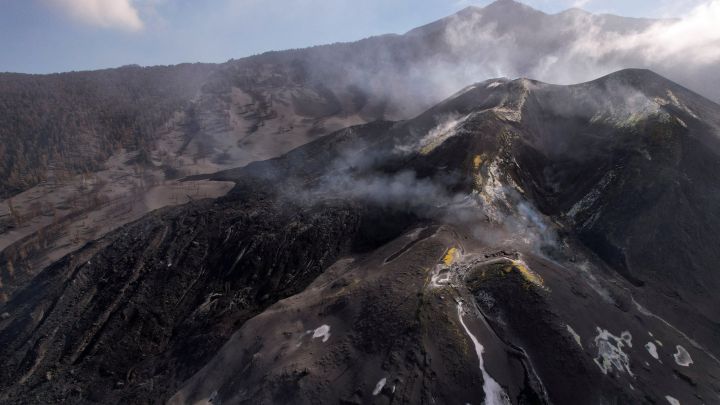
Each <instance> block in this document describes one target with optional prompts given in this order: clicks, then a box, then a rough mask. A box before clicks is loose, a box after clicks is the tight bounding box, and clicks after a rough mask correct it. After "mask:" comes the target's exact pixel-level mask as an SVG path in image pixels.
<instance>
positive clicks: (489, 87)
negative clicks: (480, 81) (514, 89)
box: [487, 82, 503, 89]
mask: <svg viewBox="0 0 720 405" xmlns="http://www.w3.org/2000/svg"><path fill="white" fill-rule="evenodd" d="M502 85H503V82H492V83H490V84H488V85H487V88H488V89H494V88H495V87H498V86H502Z"/></svg>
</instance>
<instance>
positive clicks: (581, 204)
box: [565, 170, 615, 225]
mask: <svg viewBox="0 0 720 405" xmlns="http://www.w3.org/2000/svg"><path fill="white" fill-rule="evenodd" d="M614 179H615V172H614V171H612V170H611V171H609V172H607V173H606V174H605V176H603V178H602V179H600V181H599V182H598V183H597V185H596V186H595V187H593V188H592V190H590V192H589V193H587V194H586V195H585V196H584V197H583V198H581V199H580V201H578V202H576V203H575V205H573V206H572V208H570V210H569V211H568V212H567V214H565V215H566V216H567V217H569V218H570V219H572V220H573V222H575V217H576V216H577V215H578V214H579V213H581V212H585V211H587V210H588V209H590V208H592V206H593V205H594V204H595V202H596V201H597V200H598V199H600V197H601V196H602V195H603V194H604V193H605V189H606V188H607V186H608V185H609V184H610V183H611V182H612V181H613V180H614ZM591 219H592V218H591ZM587 222H589V220H588V221H586V224H585V225H591V224H588V223H587Z"/></svg>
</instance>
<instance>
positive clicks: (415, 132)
mask: <svg viewBox="0 0 720 405" xmlns="http://www.w3.org/2000/svg"><path fill="white" fill-rule="evenodd" d="M719 129H720V106H719V105H717V104H715V103H714V102H712V101H709V100H707V99H705V98H703V97H702V96H699V95H698V94H696V93H694V92H692V91H690V90H687V89H686V88H684V87H682V86H680V85H678V84H675V83H674V82H672V81H670V80H667V79H665V78H663V77H662V76H659V75H657V74H655V73H653V72H651V71H648V70H636V69H632V70H623V71H619V72H616V73H613V74H610V75H608V76H605V77H602V78H600V79H597V80H594V81H591V82H587V83H582V84H577V85H568V86H561V85H551V84H546V83H542V82H538V81H534V80H530V79H517V80H509V79H493V80H488V81H484V82H481V83H477V84H474V85H472V86H469V87H467V88H465V89H463V90H462V91H460V92H459V93H457V94H455V95H453V96H452V97H450V98H448V99H446V100H444V101H442V102H440V103H439V104H437V105H435V106H433V107H432V108H430V109H428V110H426V111H425V112H423V113H421V114H420V115H418V116H416V117H415V118H412V119H409V120H402V121H386V120H376V121H373V122H370V123H367V124H362V125H358V126H352V127H348V128H346V129H342V130H340V131H337V132H334V133H332V134H330V135H328V136H326V137H323V138H320V139H318V140H316V141H313V142H311V143H308V144H306V145H304V146H301V147H299V148H297V149H294V150H292V151H291V152H289V153H287V154H284V155H282V156H281V157H278V158H275V159H271V160H266V161H260V162H254V163H251V164H249V165H247V166H245V167H243V168H239V169H232V170H227V171H222V172H219V173H216V174H211V175H201V176H199V177H195V178H187V179H186V180H188V181H190V180H199V179H201V178H202V179H203V180H206V181H207V180H209V181H231V182H233V183H234V188H233V189H232V190H231V191H230V192H229V193H228V194H227V195H226V196H224V197H221V198H218V199H214V200H210V199H205V200H195V201H191V202H190V203H188V204H185V205H182V206H177V207H170V208H164V209H161V210H158V211H154V212H153V213H151V214H149V215H147V216H145V217H143V218H142V219H140V220H138V221H136V222H133V223H131V224H128V225H125V226H123V227H122V228H120V229H118V230H116V231H114V232H111V233H109V234H108V235H106V236H105V237H103V238H101V239H99V240H97V241H94V242H91V243H88V244H87V245H85V246H84V247H83V248H82V249H80V250H78V251H77V252H75V253H74V254H71V255H68V256H66V257H64V258H63V259H61V260H59V261H58V262H56V263H54V264H52V265H51V266H49V267H47V268H46V269H44V270H43V271H42V272H40V273H39V274H38V275H37V276H36V277H34V278H33V279H32V280H31V281H30V282H28V283H27V284H26V285H24V286H22V287H19V288H18V290H17V291H16V292H14V293H13V295H12V296H11V297H10V299H9V301H8V302H7V303H5V304H4V305H3V306H2V307H1V308H0V310H1V311H2V312H3V314H2V320H0V359H2V362H3V364H4V367H3V368H2V370H0V384H1V385H0V387H1V388H2V389H1V390H0V391H1V392H2V393H1V394H0V401H2V402H3V403H8V404H12V403H18V404H19V403H27V402H28V400H29V399H30V400H31V401H35V402H38V403H160V402H168V403H171V404H184V403H205V404H219V403H223V404H229V403H232V404H235V403H237V404H245V403H247V404H279V403H293V404H296V403H297V404H304V403H308V404H309V403H342V404H363V403H377V404H389V403H408V404H410V403H427V404H431V403H471V404H481V403H486V404H547V403H554V404H578V403H588V404H590V403H671V404H675V403H682V404H694V403H698V404H700V403H713V402H716V401H718V400H720V360H719V359H718V358H719V357H720V353H718V351H717V348H718V347H720V329H719V328H718V323H719V322H720V313H718V311H717V308H719V307H720V301H719V300H718V297H717V294H716V293H715V292H716V291H717V289H718V287H719V284H720V278H719V277H718V275H717V271H716V268H717V264H718V263H720V257H719V256H718V255H720V253H719V252H718V250H717V249H716V240H717V237H716V236H717V235H718V234H720V216H719V215H718V208H717V207H720V181H718V180H717V178H716V177H715V176H713V175H712V173H717V172H720V138H719V137H718V134H719V133H720V132H718V131H719Z"/></svg>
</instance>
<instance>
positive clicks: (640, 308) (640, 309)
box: [630, 297, 720, 364]
mask: <svg viewBox="0 0 720 405" xmlns="http://www.w3.org/2000/svg"><path fill="white" fill-rule="evenodd" d="M630 299H631V300H632V302H633V304H635V308H636V309H637V310H638V312H640V313H641V314H642V315H645V316H647V317H651V318H655V319H657V320H658V321H660V322H662V323H663V324H665V325H666V326H667V327H669V328H671V329H672V330H674V331H675V332H677V333H678V334H679V335H680V336H682V337H683V338H685V340H687V341H688V342H690V344H691V345H692V346H693V347H694V348H696V349H697V350H699V351H701V352H703V353H705V355H706V356H708V357H709V358H711V359H713V360H714V361H715V362H716V363H718V364H720V360H718V358H717V357H715V356H714V355H713V354H712V353H710V352H708V351H707V349H705V348H704V347H703V346H701V345H700V344H699V343H698V342H696V341H695V340H693V339H692V338H691V337H690V336H688V335H686V334H685V333H683V332H682V331H681V330H680V329H678V328H676V327H675V326H673V324H671V323H670V322H668V321H666V320H665V319H663V318H661V317H659V316H657V315H655V314H654V313H652V312H650V311H649V310H648V309H647V308H645V307H643V306H642V305H640V303H638V302H637V301H635V297H630Z"/></svg>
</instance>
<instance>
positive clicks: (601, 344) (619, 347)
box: [593, 327, 633, 376]
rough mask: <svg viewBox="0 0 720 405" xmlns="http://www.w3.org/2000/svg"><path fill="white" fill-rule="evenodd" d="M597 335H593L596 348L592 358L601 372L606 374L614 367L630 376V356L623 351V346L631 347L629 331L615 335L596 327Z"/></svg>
mask: <svg viewBox="0 0 720 405" xmlns="http://www.w3.org/2000/svg"><path fill="white" fill-rule="evenodd" d="M597 331H598V335H597V336H596V337H595V345H596V346H597V348H598V354H597V357H595V358H594V359H593V361H594V362H595V364H597V365H598V367H600V370H601V371H602V372H603V374H607V373H608V372H609V371H612V369H613V368H615V369H616V370H617V371H619V372H621V373H624V372H627V373H628V374H630V375H631V376H632V375H633V373H632V371H630V358H629V357H628V355H627V354H626V353H625V352H624V351H623V348H624V347H625V346H627V347H632V335H630V332H627V331H625V332H622V333H621V334H620V336H615V335H613V334H612V333H610V332H608V331H607V330H605V329H601V328H599V327H598V328H597Z"/></svg>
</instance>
